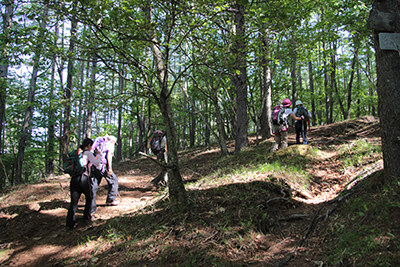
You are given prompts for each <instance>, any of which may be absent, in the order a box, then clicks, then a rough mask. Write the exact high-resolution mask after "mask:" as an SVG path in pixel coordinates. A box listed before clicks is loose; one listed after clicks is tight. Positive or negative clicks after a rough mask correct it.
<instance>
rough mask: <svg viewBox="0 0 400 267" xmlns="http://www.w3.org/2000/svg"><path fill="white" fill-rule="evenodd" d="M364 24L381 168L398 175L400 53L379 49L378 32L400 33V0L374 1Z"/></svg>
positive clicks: (399, 155)
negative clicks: (370, 40) (370, 32)
mask: <svg viewBox="0 0 400 267" xmlns="http://www.w3.org/2000/svg"><path fill="white" fill-rule="evenodd" d="M368 26H369V27H370V28H372V29H374V47H375V51H376V52H375V59H376V72H377V88H378V112H379V117H380V124H381V129H382V151H383V162H384V169H385V170H386V171H387V172H388V173H390V174H391V175H392V176H395V177H400V164H399V162H400V153H399V151H400V127H399V124H400V75H399V74H400V56H399V51H396V50H382V49H381V48H380V45H379V33H381V32H389V33H400V2H399V1H396V0H382V1H374V2H373V8H372V10H371V13H370V17H369V20H368Z"/></svg>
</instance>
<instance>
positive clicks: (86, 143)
mask: <svg viewBox="0 0 400 267" xmlns="http://www.w3.org/2000/svg"><path fill="white" fill-rule="evenodd" d="M92 145H93V140H92V139H90V138H86V139H85V140H83V142H82V145H81V146H80V149H82V150H83V152H82V153H83V154H82V165H83V166H85V169H84V172H83V173H82V174H80V175H78V176H75V177H71V182H70V192H71V203H70V205H69V209H68V213H67V221H66V226H65V229H66V230H67V231H68V230H72V229H74V228H76V227H77V226H78V224H77V223H76V219H75V213H76V211H77V209H78V201H79V198H80V196H81V194H82V193H83V194H84V195H85V199H86V203H85V210H84V212H83V220H84V221H85V222H89V221H91V219H92V217H91V215H90V207H91V205H92V192H91V190H92V189H91V181H90V178H89V177H90V169H91V166H92V165H94V166H100V157H99V156H95V155H93V153H92V152H90V150H91V149H92Z"/></svg>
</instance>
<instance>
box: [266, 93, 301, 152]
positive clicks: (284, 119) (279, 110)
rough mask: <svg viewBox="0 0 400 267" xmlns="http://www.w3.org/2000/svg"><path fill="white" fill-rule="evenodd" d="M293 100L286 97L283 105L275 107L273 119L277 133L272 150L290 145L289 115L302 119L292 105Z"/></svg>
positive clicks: (275, 132) (274, 129) (297, 119)
mask: <svg viewBox="0 0 400 267" xmlns="http://www.w3.org/2000/svg"><path fill="white" fill-rule="evenodd" d="M291 105H292V101H290V99H289V98H285V99H284V100H283V101H282V105H276V106H275V107H274V108H273V111H272V116H271V121H272V126H273V131H274V135H275V142H274V144H273V145H272V148H271V152H275V151H277V150H278V149H279V148H280V149H284V148H286V147H288V129H289V121H288V118H289V116H290V117H292V118H293V119H294V120H296V121H299V120H301V118H300V117H297V116H296V115H295V114H294V113H293V111H292V109H291V108H290V106H291Z"/></svg>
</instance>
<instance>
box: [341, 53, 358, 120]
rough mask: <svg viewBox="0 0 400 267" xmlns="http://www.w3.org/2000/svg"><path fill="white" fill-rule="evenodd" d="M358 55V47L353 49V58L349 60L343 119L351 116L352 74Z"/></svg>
mask: <svg viewBox="0 0 400 267" xmlns="http://www.w3.org/2000/svg"><path fill="white" fill-rule="evenodd" d="M357 57H358V47H357V48H356V49H355V51H354V54H353V60H352V61H351V73H350V80H349V84H348V85H347V116H345V118H344V119H350V117H351V101H352V88H353V81H354V75H355V72H356V68H355V67H356V61H357Z"/></svg>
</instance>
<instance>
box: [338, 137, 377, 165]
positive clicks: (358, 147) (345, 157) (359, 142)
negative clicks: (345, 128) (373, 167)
mask: <svg viewBox="0 0 400 267" xmlns="http://www.w3.org/2000/svg"><path fill="white" fill-rule="evenodd" d="M381 153H382V149H381V146H380V145H378V144H373V143H370V142H368V141H367V140H365V139H356V140H354V141H353V142H350V143H348V144H346V145H343V146H341V147H340V148H339V150H338V154H339V155H338V156H339V158H340V159H341V161H342V162H343V166H344V167H345V168H351V167H359V166H362V165H364V164H365V163H366V162H370V161H371V160H372V161H374V158H375V155H376V154H381Z"/></svg>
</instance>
